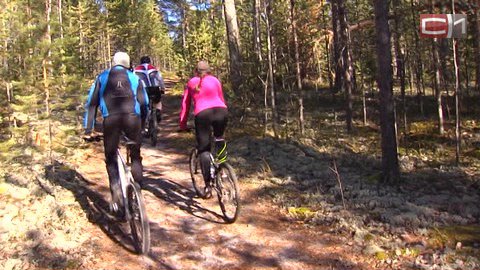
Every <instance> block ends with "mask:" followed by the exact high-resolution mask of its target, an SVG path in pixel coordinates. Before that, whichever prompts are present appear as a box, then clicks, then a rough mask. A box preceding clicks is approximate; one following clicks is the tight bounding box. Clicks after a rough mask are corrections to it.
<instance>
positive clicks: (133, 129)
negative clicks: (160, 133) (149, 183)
mask: <svg viewBox="0 0 480 270" xmlns="http://www.w3.org/2000/svg"><path fill="white" fill-rule="evenodd" d="M123 127H124V132H125V135H127V137H128V138H129V139H130V140H133V141H134V142H136V144H132V145H130V146H129V147H130V160H131V161H132V163H131V167H132V175H133V179H134V180H135V182H137V183H139V184H140V185H142V181H143V166H142V156H141V155H140V147H141V146H142V133H141V119H140V117H139V116H136V115H128V116H126V117H125V118H124V122H123Z"/></svg>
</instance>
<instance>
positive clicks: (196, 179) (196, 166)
mask: <svg viewBox="0 0 480 270" xmlns="http://www.w3.org/2000/svg"><path fill="white" fill-rule="evenodd" d="M189 165H190V177H191V178H192V184H193V189H195V193H196V194H197V196H198V197H200V198H205V195H206V194H205V181H204V180H203V175H202V170H201V168H200V159H198V155H197V149H192V152H191V153H190V159H189Z"/></svg>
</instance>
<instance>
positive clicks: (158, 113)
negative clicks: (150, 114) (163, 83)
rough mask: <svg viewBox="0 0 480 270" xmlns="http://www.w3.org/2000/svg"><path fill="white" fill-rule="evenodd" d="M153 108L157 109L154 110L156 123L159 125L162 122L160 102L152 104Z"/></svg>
mask: <svg viewBox="0 0 480 270" xmlns="http://www.w3.org/2000/svg"><path fill="white" fill-rule="evenodd" d="M153 106H155V109H157V110H156V117H157V123H160V122H161V121H162V101H161V100H159V101H158V102H156V103H155V104H153Z"/></svg>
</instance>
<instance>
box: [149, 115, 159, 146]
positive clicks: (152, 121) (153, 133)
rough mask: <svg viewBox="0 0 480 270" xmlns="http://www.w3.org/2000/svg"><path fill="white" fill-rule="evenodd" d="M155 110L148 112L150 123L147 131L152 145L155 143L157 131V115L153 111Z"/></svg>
mask: <svg viewBox="0 0 480 270" xmlns="http://www.w3.org/2000/svg"><path fill="white" fill-rule="evenodd" d="M154 112H155V111H152V113H151V114H150V124H149V131H150V140H151V143H152V146H156V145H157V133H158V123H157V118H156V117H157V116H156V115H155V113H154Z"/></svg>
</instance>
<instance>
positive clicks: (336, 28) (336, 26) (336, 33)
mask: <svg viewBox="0 0 480 270" xmlns="http://www.w3.org/2000/svg"><path fill="white" fill-rule="evenodd" d="M331 5H332V32H333V66H334V69H335V80H334V84H333V89H332V90H333V92H334V93H337V92H338V91H340V88H341V87H342V78H341V76H342V74H343V72H342V64H341V48H342V45H341V44H340V32H341V30H340V20H339V14H338V13H339V3H338V0H332V1H331Z"/></svg>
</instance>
